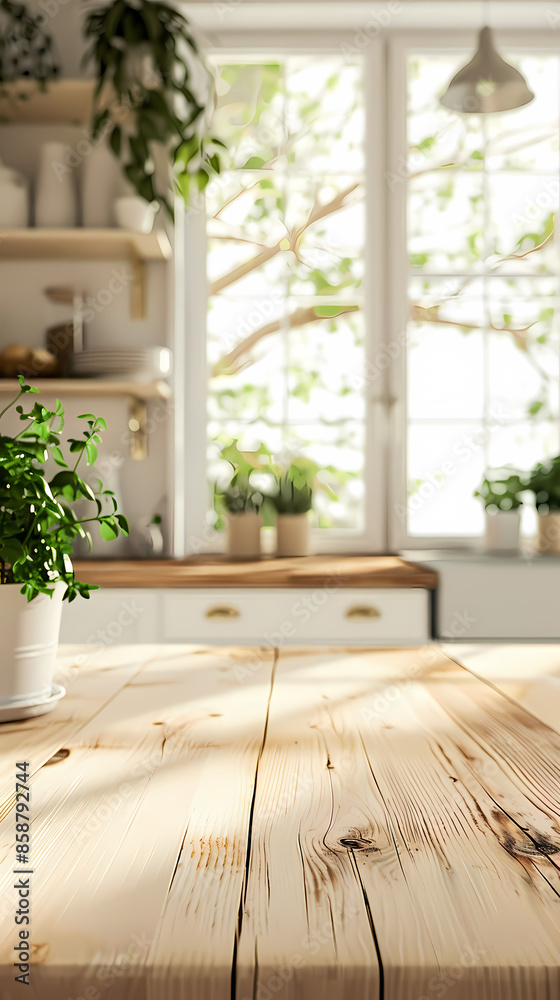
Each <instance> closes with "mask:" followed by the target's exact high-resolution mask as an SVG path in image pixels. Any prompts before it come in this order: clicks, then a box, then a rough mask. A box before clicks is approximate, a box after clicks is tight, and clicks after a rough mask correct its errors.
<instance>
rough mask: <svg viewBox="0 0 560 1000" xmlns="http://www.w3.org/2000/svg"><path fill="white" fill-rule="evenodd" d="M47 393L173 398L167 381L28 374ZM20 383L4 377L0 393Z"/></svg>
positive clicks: (150, 398)
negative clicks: (48, 376) (35, 375)
mask: <svg viewBox="0 0 560 1000" xmlns="http://www.w3.org/2000/svg"><path fill="white" fill-rule="evenodd" d="M27 381H28V382H29V384H30V385H33V386H36V387H37V389H40V390H41V392H42V393H44V394H45V395H46V396H67V397H68V396H72V397H74V396H99V397H100V398H102V397H105V398H107V397H113V398H115V397H119V396H132V397H134V399H140V400H143V401H144V402H150V401H151V400H157V399H169V398H170V396H171V387H170V386H169V385H168V383H167V382H163V381H157V382H133V381H132V380H128V381H124V380H123V381H116V380H115V381H111V380H110V379H102V378H37V379H33V378H28V379H27ZM18 391H19V383H18V381H17V379H15V378H0V393H7V392H8V393H13V394H15V393H17V392H18Z"/></svg>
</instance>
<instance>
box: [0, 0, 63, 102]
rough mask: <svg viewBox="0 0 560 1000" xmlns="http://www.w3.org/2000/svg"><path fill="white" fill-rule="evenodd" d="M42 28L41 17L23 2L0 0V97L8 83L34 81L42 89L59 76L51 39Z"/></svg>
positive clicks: (42, 19) (43, 21) (42, 18)
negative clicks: (23, 80)
mask: <svg viewBox="0 0 560 1000" xmlns="http://www.w3.org/2000/svg"><path fill="white" fill-rule="evenodd" d="M44 25H45V16H44V14H40V13H37V14H36V13H34V12H31V11H30V10H29V9H28V8H27V6H26V5H25V4H24V3H18V2H14V0H0V94H2V95H4V94H6V92H7V91H6V84H7V83H12V82H16V81H18V80H20V79H22V78H23V79H29V80H36V81H37V83H38V84H39V86H40V88H41V89H43V90H44V89H45V86H46V84H47V83H48V82H49V80H52V79H54V78H55V77H57V76H58V74H59V72H60V66H59V64H58V60H57V58H56V55H55V51H54V43H53V39H52V36H51V35H50V34H49V33H48V32H47V31H45V30H44ZM18 96H19V97H21V99H22V100H23V99H24V95H23V94H20V95H18ZM25 96H27V95H25Z"/></svg>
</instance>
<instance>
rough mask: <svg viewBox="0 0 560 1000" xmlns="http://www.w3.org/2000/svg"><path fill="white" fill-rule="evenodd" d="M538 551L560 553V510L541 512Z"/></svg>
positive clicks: (552, 553) (538, 521)
mask: <svg viewBox="0 0 560 1000" xmlns="http://www.w3.org/2000/svg"><path fill="white" fill-rule="evenodd" d="M537 523H538V535H537V552H543V553H546V552H548V553H549V554H550V555H560V511H553V512H552V514H539V516H538V518H537Z"/></svg>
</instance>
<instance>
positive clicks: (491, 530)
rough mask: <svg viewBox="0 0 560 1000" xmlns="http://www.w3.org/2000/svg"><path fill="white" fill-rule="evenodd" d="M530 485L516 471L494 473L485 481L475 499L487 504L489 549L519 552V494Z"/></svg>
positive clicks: (506, 470) (520, 503)
mask: <svg viewBox="0 0 560 1000" xmlns="http://www.w3.org/2000/svg"><path fill="white" fill-rule="evenodd" d="M526 489H527V482H526V481H525V480H524V478H523V477H522V476H521V475H520V474H519V473H518V472H515V471H513V470H509V469H501V470H492V473H489V474H488V475H487V476H486V477H485V478H484V479H483V480H482V483H481V484H480V486H479V487H478V490H475V493H474V495H475V497H479V499H481V500H482V501H483V502H484V509H485V513H486V539H485V541H486V548H487V549H488V550H490V551H515V550H516V549H518V548H519V533H520V526H521V518H520V513H519V510H520V507H521V506H522V505H523V501H522V499H521V497H520V494H521V493H523V491H524V490H526Z"/></svg>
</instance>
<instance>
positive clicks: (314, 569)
mask: <svg viewBox="0 0 560 1000" xmlns="http://www.w3.org/2000/svg"><path fill="white" fill-rule="evenodd" d="M74 566H75V570H76V576H77V577H78V579H79V580H83V581H84V583H97V584H98V585H99V586H100V587H257V588H260V587H323V586H324V585H325V583H327V582H329V581H330V580H332V579H333V578H335V579H336V581H337V583H338V585H339V586H341V587H367V588H371V587H383V588H385V587H387V588H391V589H393V588H395V587H399V588H400V587H404V588H406V587H421V588H423V589H427V590H433V589H434V588H435V587H436V585H437V574H436V573H435V572H434V571H433V570H431V569H428V568H427V567H426V566H421V565H420V564H418V563H411V562H407V561H406V560H404V559H401V558H400V557H399V556H343V555H341V556H305V557H304V558H299V559H293V558H292V559H272V558H266V557H263V558H262V559H257V560H250V561H240V560H237V561H234V560H231V559H227V558H226V557H225V556H196V557H193V558H190V559H149V560H147V559H143V560H137V561H134V560H131V561H119V560H110V559H107V560H103V561H101V560H91V559H87V560H82V561H76V562H75V564H74Z"/></svg>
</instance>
